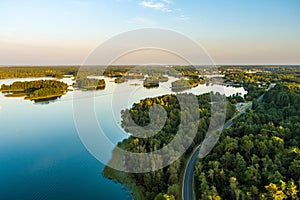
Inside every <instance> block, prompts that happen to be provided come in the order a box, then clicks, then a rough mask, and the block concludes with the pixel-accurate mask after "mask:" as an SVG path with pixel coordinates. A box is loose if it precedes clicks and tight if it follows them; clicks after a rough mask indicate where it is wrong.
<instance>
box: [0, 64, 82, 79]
mask: <svg viewBox="0 0 300 200" xmlns="http://www.w3.org/2000/svg"><path fill="white" fill-rule="evenodd" d="M78 69H79V67H66V66H64V67H37V66H35V67H0V79H4V78H28V77H55V78H61V77H63V75H76V73H77V71H78Z"/></svg>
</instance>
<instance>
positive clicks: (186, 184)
mask: <svg viewBox="0 0 300 200" xmlns="http://www.w3.org/2000/svg"><path fill="white" fill-rule="evenodd" d="M274 87H275V84H271V85H270V86H269V88H268V89H267V90H266V91H269V90H271V89H272V88H274ZM264 95H265V94H263V95H261V96H260V97H259V98H257V101H262V99H263V98H264ZM252 106H253V103H252V102H249V103H248V104H246V106H245V107H244V108H243V109H242V110H240V111H239V113H238V114H237V115H235V116H234V117H233V118H231V119H230V120H229V121H227V122H226V123H225V124H224V126H223V128H222V130H224V129H228V128H229V127H230V126H231V125H232V124H233V122H234V120H235V119H236V118H237V117H238V116H239V115H241V114H243V113H245V112H246V111H247V109H251V108H252ZM200 149H201V145H199V146H197V147H196V148H195V150H194V151H193V153H192V155H191V157H190V158H189V160H188V162H187V165H186V168H185V171H184V176H183V184H182V200H194V199H195V196H194V187H193V183H194V168H195V165H196V162H197V159H198V154H199V151H200Z"/></svg>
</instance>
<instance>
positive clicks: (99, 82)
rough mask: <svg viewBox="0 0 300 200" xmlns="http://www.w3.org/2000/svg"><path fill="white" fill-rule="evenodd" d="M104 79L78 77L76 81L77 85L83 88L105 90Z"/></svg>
mask: <svg viewBox="0 0 300 200" xmlns="http://www.w3.org/2000/svg"><path fill="white" fill-rule="evenodd" d="M105 86H106V84H105V80H104V79H93V78H87V77H83V78H78V79H77V80H76V83H75V87H77V88H78V89H81V90H104V89H105Z"/></svg>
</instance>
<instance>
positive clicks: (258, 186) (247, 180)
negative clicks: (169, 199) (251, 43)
mask: <svg viewBox="0 0 300 200" xmlns="http://www.w3.org/2000/svg"><path fill="white" fill-rule="evenodd" d="M297 86H298V87H295V84H277V85H276V87H275V88H273V89H272V90H270V91H269V92H267V93H266V95H265V97H264V100H263V102H254V106H253V110H251V111H249V112H247V113H246V114H244V115H242V116H241V117H240V118H238V119H237V120H236V121H235V123H234V124H233V126H232V127H231V128H230V129H228V130H224V132H223V133H222V135H221V138H220V140H219V142H218V144H217V145H216V146H215V148H214V150H213V151H212V152H211V153H210V154H209V155H208V156H207V157H206V158H204V160H201V161H199V162H198V163H197V165H196V169H195V181H196V184H195V188H196V191H197V197H198V199H221V198H222V199H298V198H299V192H298V190H299V186H300V185H299V184H300V182H299V180H300V150H299V148H300V89H299V84H298V85H297Z"/></svg>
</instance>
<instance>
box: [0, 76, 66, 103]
mask: <svg viewBox="0 0 300 200" xmlns="http://www.w3.org/2000/svg"><path fill="white" fill-rule="evenodd" d="M67 90H68V85H67V84H66V83H63V82H60V81H56V80H38V81H25V82H21V81H16V82H14V83H13V84H11V85H5V84H3V85H2V86H1V89H0V91H1V92H2V93H7V94H6V95H7V96H11V97H13V96H25V99H29V100H36V101H38V100H42V99H48V98H56V97H61V96H62V95H63V94H64V93H65V92H67Z"/></svg>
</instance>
